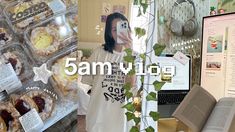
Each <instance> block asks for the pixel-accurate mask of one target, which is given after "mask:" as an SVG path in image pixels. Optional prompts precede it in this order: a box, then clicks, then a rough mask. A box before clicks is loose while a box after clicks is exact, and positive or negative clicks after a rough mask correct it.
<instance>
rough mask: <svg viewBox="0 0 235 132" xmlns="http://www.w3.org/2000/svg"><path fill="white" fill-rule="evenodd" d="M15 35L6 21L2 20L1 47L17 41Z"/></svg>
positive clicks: (0, 29)
mask: <svg viewBox="0 0 235 132" xmlns="http://www.w3.org/2000/svg"><path fill="white" fill-rule="evenodd" d="M14 36H15V35H14V33H13V31H12V30H11V28H10V27H9V25H8V24H7V22H6V21H5V20H3V19H2V20H0V47H1V46H3V45H5V44H9V42H12V41H15V40H16V38H15V37H14Z"/></svg>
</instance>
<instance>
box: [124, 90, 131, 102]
mask: <svg viewBox="0 0 235 132" xmlns="http://www.w3.org/2000/svg"><path fill="white" fill-rule="evenodd" d="M125 95H126V98H127V100H129V99H130V98H132V97H133V93H131V92H129V91H127V92H126V93H125Z"/></svg>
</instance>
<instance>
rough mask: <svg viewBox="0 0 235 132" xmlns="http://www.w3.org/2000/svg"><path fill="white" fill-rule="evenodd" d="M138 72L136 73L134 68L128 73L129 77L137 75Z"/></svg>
mask: <svg viewBox="0 0 235 132" xmlns="http://www.w3.org/2000/svg"><path fill="white" fill-rule="evenodd" d="M135 73H136V71H135V67H133V68H132V69H131V70H130V71H129V72H128V73H127V75H135Z"/></svg>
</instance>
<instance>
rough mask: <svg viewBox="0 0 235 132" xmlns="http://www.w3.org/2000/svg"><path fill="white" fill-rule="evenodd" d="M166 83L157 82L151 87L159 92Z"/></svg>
mask: <svg viewBox="0 0 235 132" xmlns="http://www.w3.org/2000/svg"><path fill="white" fill-rule="evenodd" d="M165 83H166V82H159V81H154V82H153V86H154V88H155V90H156V91H160V90H161V88H162V86H163V85H164V84H165Z"/></svg>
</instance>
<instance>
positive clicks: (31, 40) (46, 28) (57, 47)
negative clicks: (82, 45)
mask: <svg viewBox="0 0 235 132" xmlns="http://www.w3.org/2000/svg"><path fill="white" fill-rule="evenodd" d="M76 14H77V12H73V11H68V12H66V13H63V14H58V15H57V16H54V17H52V18H50V19H48V20H46V21H43V22H41V23H39V24H37V25H35V26H33V27H31V28H29V29H27V30H26V31H25V34H24V38H25V40H26V43H27V46H28V47H29V49H30V51H31V53H32V55H33V57H34V59H35V60H37V61H38V62H39V63H41V62H46V60H48V59H49V58H51V57H53V56H55V55H56V54H58V53H59V52H61V51H62V49H66V48H69V47H70V46H71V45H73V43H74V42H76V41H77V33H76V31H77V30H76V26H75V25H74V23H73V22H71V21H73V18H74V17H73V16H74V15H76Z"/></svg>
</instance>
